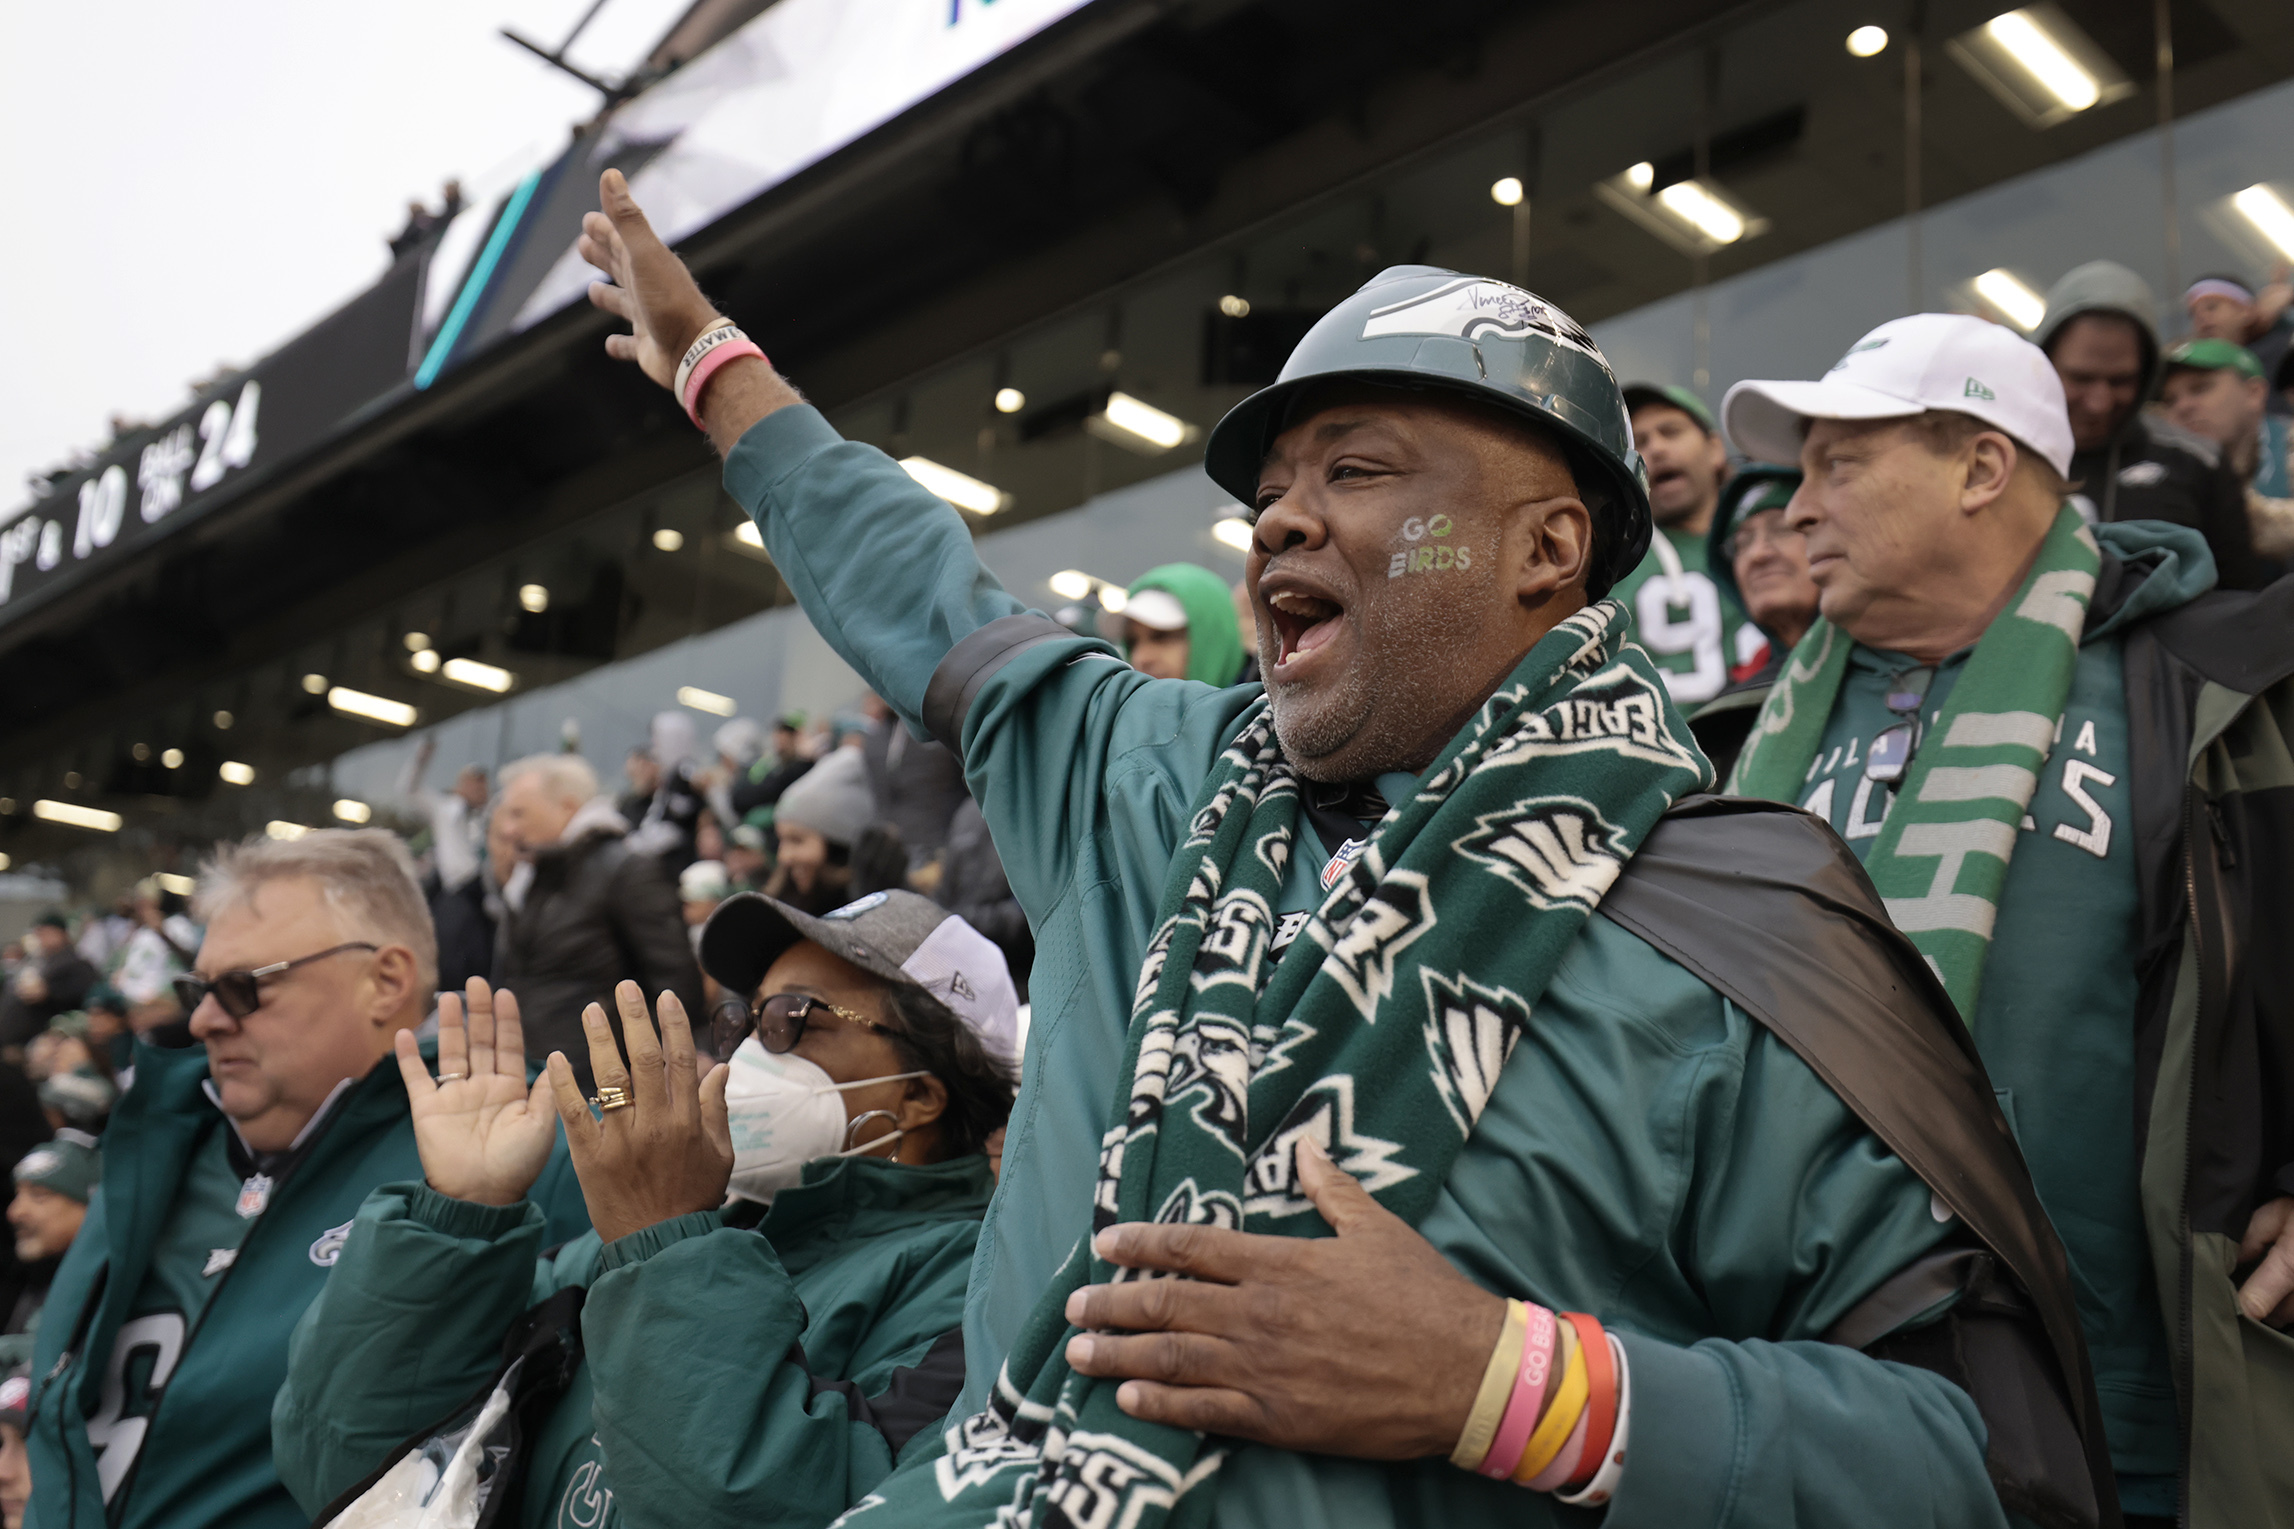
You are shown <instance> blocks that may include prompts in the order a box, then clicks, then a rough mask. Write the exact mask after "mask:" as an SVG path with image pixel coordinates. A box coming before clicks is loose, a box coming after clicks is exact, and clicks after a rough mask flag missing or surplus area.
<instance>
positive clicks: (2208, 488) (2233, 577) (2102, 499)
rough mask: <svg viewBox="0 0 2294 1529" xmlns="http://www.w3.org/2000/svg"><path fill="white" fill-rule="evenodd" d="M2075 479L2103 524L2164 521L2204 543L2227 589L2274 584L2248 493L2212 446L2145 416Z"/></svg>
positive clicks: (2081, 456)
mask: <svg viewBox="0 0 2294 1529" xmlns="http://www.w3.org/2000/svg"><path fill="white" fill-rule="evenodd" d="M2070 477H2071V481H2072V482H2073V484H2075V485H2076V486H2077V492H2078V494H2080V495H2081V496H2083V497H2085V498H2086V500H2087V501H2088V503H2090V504H2091V505H2093V506H2094V509H2095V513H2096V515H2097V516H2098V517H2099V518H2101V519H2103V520H2106V521H2116V520H2164V521H2170V522H2172V523H2173V524H2175V525H2178V526H2189V527H2190V528H2191V529H2192V530H2194V531H2196V532H2197V533H2198V534H2199V535H2201V536H2203V537H2205V538H2206V546H2207V550H2208V551H2209V552H2212V553H2213V554H2214V570H2215V577H2216V579H2217V580H2218V581H2219V583H2220V585H2221V587H2222V588H2224V589H2260V588H2261V587H2262V586H2263V585H2265V584H2267V583H2269V582H2270V580H2271V579H2272V577H2273V576H2274V572H2273V570H2272V569H2271V567H2270V565H2269V563H2268V562H2266V561H2265V560H2264V559H2263V558H2262V557H2261V556H2260V555H2259V554H2257V553H2256V552H2255V550H2254V532H2253V527H2252V525H2251V523H2250V522H2249V521H2248V519H2247V515H2246V485H2245V484H2244V483H2241V482H2240V481H2239V478H2238V474H2236V473H2235V472H2233V471H2231V469H2230V464H2229V463H2227V462H2225V461H2224V460H2223V459H2222V454H2221V453H2220V452H2219V451H2217V450H2216V449H2215V447H2214V443H2213V442H2211V441H2208V440H2204V439H2202V438H2201V437H2199V436H2195V435H2192V434H2191V433H2190V432H2189V431H2187V430H2182V429H2178V428H2177V427H2176V426H2174V425H2171V424H2168V423H2166V422H2165V421H2164V420H2158V419H2153V418H2151V417H2149V416H2148V415H2145V414H2144V413H2142V412H2141V411H2140V410H2138V411H2137V412H2136V413H2135V415H2134V417H2133V418H2131V419H2129V420H2128V421H2127V422H2126V424H2124V425H2122V426H2120V427H2119V431H2118V433H2117V434H2116V435H2114V436H2112V437H2111V439H2110V441H2109V442H2108V443H2107V444H2105V445H2103V446H2099V447H2097V448H2096V449H2095V450H2093V451H2082V452H2080V453H2078V454H2077V455H2075V456H2074V457H2072V458H2071V473H2070Z"/></svg>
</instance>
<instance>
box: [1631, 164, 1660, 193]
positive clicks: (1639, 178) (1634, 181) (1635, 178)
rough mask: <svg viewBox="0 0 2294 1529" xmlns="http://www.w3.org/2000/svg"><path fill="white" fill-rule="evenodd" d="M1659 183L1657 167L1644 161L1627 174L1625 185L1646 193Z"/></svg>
mask: <svg viewBox="0 0 2294 1529" xmlns="http://www.w3.org/2000/svg"><path fill="white" fill-rule="evenodd" d="M1656 183H1657V167H1656V166H1655V165H1653V164H1651V163H1649V162H1648V161H1647V160H1645V159H1644V160H1642V161H1641V162H1640V163H1639V164H1637V165H1635V166H1633V167H1632V168H1631V169H1630V170H1627V171H1626V172H1625V184H1626V185H1628V186H1631V187H1632V188H1633V189H1634V190H1635V191H1646V190H1648V189H1649V188H1650V187H1651V186H1654V185H1655V184H1656Z"/></svg>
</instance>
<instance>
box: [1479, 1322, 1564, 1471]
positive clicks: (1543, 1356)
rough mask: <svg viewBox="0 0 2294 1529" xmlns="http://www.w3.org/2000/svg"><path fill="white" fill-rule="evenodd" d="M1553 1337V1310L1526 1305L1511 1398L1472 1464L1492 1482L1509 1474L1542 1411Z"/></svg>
mask: <svg viewBox="0 0 2294 1529" xmlns="http://www.w3.org/2000/svg"><path fill="white" fill-rule="evenodd" d="M1523 1304H1525V1305H1527V1304H1528V1303H1527V1302H1524V1303H1523ZM1557 1336H1558V1334H1557V1331H1556V1327H1555V1320H1554V1315H1553V1313H1552V1312H1550V1311H1548V1310H1546V1309H1545V1308H1544V1307H1543V1306H1535V1305H1531V1306H1529V1333H1528V1336H1526V1337H1525V1338H1523V1340H1522V1344H1521V1368H1520V1369H1518V1370H1516V1371H1515V1372H1514V1376H1513V1397H1512V1399H1511V1400H1510V1401H1508V1402H1507V1403H1506V1404H1505V1416H1504V1417H1502V1418H1500V1419H1499V1420H1498V1425H1497V1435H1496V1437H1494V1438H1492V1439H1491V1440H1490V1452H1489V1453H1488V1454H1487V1455H1484V1456H1483V1457H1482V1463H1481V1464H1480V1465H1479V1466H1477V1467H1475V1469H1477V1470H1478V1471H1480V1472H1481V1474H1483V1475H1484V1476H1487V1477H1489V1478H1490V1479H1491V1480H1492V1481H1503V1480H1505V1479H1506V1478H1507V1477H1508V1476H1511V1475H1512V1474H1513V1468H1514V1467H1515V1466H1516V1465H1518V1464H1520V1463H1521V1452H1522V1450H1523V1449H1524V1448H1526V1447H1527V1446H1528V1444H1529V1435H1530V1432H1531V1430H1533V1429H1534V1428H1536V1426H1537V1418H1538V1414H1539V1413H1541V1412H1543V1411H1544V1410H1545V1380H1546V1376H1547V1375H1548V1374H1549V1373H1550V1372H1551V1370H1552V1368H1553V1351H1554V1344H1555V1341H1556V1338H1557Z"/></svg>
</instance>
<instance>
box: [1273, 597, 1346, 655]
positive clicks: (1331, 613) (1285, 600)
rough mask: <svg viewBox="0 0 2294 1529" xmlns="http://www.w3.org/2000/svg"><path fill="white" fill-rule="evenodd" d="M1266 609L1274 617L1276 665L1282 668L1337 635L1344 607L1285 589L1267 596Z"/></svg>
mask: <svg viewBox="0 0 2294 1529" xmlns="http://www.w3.org/2000/svg"><path fill="white" fill-rule="evenodd" d="M1267 612H1268V614H1270V615H1272V616H1273V617H1274V631H1275V648H1276V651H1275V667H1277V668H1281V667H1283V666H1285V665H1287V664H1289V663H1290V662H1291V660H1293V659H1295V658H1299V657H1302V656H1304V655H1305V654H1308V653H1312V652H1313V651H1314V650H1315V649H1317V648H1319V647H1321V646H1322V645H1323V644H1324V643H1326V642H1328V641H1330V639H1331V638H1333V637H1335V636H1337V635H1338V623H1339V618H1340V617H1342V616H1344V615H1345V614H1346V608H1345V607H1344V606H1342V605H1340V604H1339V603H1338V602H1337V601H1335V600H1325V599H1323V598H1321V597H1320V596H1317V595H1309V594H1304V593H1301V592H1300V591H1298V590H1289V589H1286V590H1284V591H1282V592H1281V593H1280V594H1276V595H1270V596H1268V597H1267Z"/></svg>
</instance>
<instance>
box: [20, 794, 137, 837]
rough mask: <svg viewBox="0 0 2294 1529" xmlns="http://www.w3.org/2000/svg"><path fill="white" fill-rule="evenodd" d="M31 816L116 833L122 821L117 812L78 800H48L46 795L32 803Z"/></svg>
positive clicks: (101, 832) (72, 826)
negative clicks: (91, 805)
mask: <svg viewBox="0 0 2294 1529" xmlns="http://www.w3.org/2000/svg"><path fill="white" fill-rule="evenodd" d="M32 816H34V817H36V818H43V819H45V820H46V821H48V822H50V823H62V824H65V825H66V826H68V827H71V828H91V829H94V830H95V831H96V832H97V833H100V834H116V833H118V832H119V828H120V824H121V822H122V821H124V820H123V819H122V818H121V817H120V815H119V814H118V813H116V812H106V811H105V810H104V809H103V808H101V807H82V806H81V805H80V804H79V803H78V802H57V801H50V800H49V799H48V798H46V797H42V798H40V800H38V801H36V802H34V803H33V804H32Z"/></svg>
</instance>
